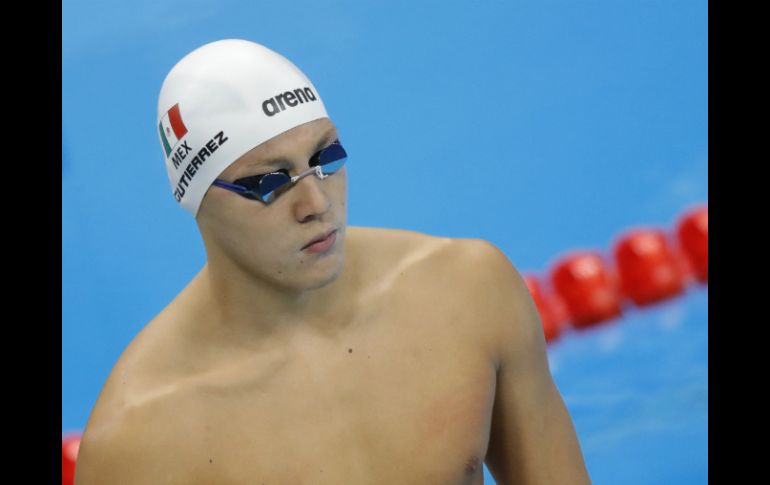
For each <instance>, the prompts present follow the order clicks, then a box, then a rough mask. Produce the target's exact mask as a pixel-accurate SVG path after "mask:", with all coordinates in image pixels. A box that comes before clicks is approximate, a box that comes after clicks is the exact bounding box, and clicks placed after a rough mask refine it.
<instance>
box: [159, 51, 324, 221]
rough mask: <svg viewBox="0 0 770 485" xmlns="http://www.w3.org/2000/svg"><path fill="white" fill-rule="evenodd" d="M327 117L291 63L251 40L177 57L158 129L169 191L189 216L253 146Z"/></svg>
mask: <svg viewBox="0 0 770 485" xmlns="http://www.w3.org/2000/svg"><path fill="white" fill-rule="evenodd" d="M319 118H328V115H327V114H326V108H325V107H324V104H323V101H321V98H320V96H319V95H318V91H316V89H315V86H313V83H311V82H310V80H309V79H308V78H307V76H305V75H304V74H303V73H302V71H300V70H299V69H298V68H297V67H296V66H295V65H294V64H292V63H291V62H290V61H289V60H288V59H286V58H285V57H283V56H281V55H280V54H278V53H276V52H274V51H272V50H270V49H268V48H266V47H264V46H262V45H259V44H256V43H254V42H249V41H245V40H236V39H230V40H220V41H217V42H212V43H210V44H206V45H204V46H203V47H200V48H198V49H196V50H194V51H193V52H191V53H189V54H188V55H187V56H185V57H184V58H183V59H182V60H181V61H179V62H178V63H177V64H176V65H175V66H174V67H173V68H172V69H171V72H169V73H168V75H167V76H166V79H165V81H163V86H162V87H161V89H160V97H159V99H158V120H157V121H158V132H159V136H160V144H161V148H162V149H163V154H164V156H165V159H166V170H167V171H168V178H169V181H170V182H171V191H172V193H173V194H174V198H175V199H176V200H177V202H179V203H180V204H181V205H182V207H184V208H185V209H187V210H188V211H189V212H190V213H191V214H192V215H193V217H194V216H196V215H197V214H198V208H199V207H200V204H201V201H202V200H203V196H204V195H206V191H207V190H208V189H209V187H210V186H211V183H212V182H213V181H214V179H216V178H217V177H218V176H219V174H221V173H222V172H223V171H224V170H225V169H226V168H227V167H228V166H229V165H230V164H231V163H233V162H234V161H236V160H237V159H238V158H240V157H241V156H243V155H244V154H245V153H247V152H248V151H249V150H251V149H252V148H254V147H255V146H257V145H259V144H261V143H263V142H265V141H267V140H269V139H270V138H273V137H275V136H276V135H279V134H281V133H283V132H285V131H288V130H290V129H291V128H294V127H295V126H299V125H301V124H304V123H307V122H309V121H313V120H317V119H319Z"/></svg>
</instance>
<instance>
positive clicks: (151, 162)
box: [62, 0, 708, 484]
mask: <svg viewBox="0 0 770 485" xmlns="http://www.w3.org/2000/svg"><path fill="white" fill-rule="evenodd" d="M707 24H708V4H707V2H706V1H703V0H701V1H675V0H667V1H654V0H644V1H642V0H638V1H621V0H613V1H608V0H594V1H566V0H564V1H544V0H541V1H506V2H501V1H487V2H481V1H464V2H459V1H446V0H445V1H423V2H416V1H411V2H407V1H388V2H360V1H359V2H354V1H341V0H340V1H326V2H317V1H316V2H311V1H281V2H277V1H274V2H263V1H248V2H246V1H243V2H235V1H229V0H223V1H219V2H215V3H212V2H208V1H202V0H185V1H177V0H173V1H163V2H158V1H150V0H137V1H133V2H119V1H116V0H105V1H102V2H90V1H85V0H65V1H64V2H63V17H62V175H63V177H62V428H63V431H71V430H82V429H83V428H84V426H85V424H86V421H87V419H88V415H89V412H90V410H91V408H92V406H93V404H94V403H95V401H96V398H97V396H98V394H99V391H100V390H101V386H102V385H103V383H104V381H105V379H106V377H107V375H108V373H109V371H110V369H111V368H112V366H113V365H114V363H115V362H116V360H117V359H118V357H119V355H120V353H121V352H122V351H123V349H124V348H125V347H126V346H127V345H128V343H129V342H130V341H131V339H132V338H133V337H134V336H135V335H136V334H137V333H138V332H139V330H140V329H141V328H142V327H143V325H145V324H146V323H147V322H148V321H149V320H151V319H152V317H154V316H155V315H156V314H157V313H158V312H160V311H161V310H162V309H163V308H164V307H165V306H166V305H167V304H168V303H169V302H170V301H171V300H172V299H173V298H174V296H175V295H176V294H177V293H178V292H179V291H180V290H181V289H182V288H183V287H184V286H185V284H186V283H187V282H188V281H189V280H190V278H192V276H193V275H194V274H196V273H197V271H198V270H199V269H200V267H201V266H202V265H203V263H204V261H205V253H204V250H203V244H202V241H201V239H200V236H199V234H198V231H197V226H196V225H195V223H194V220H193V219H192V218H191V217H190V216H189V215H188V214H187V213H186V212H185V211H183V210H182V209H181V208H179V207H178V206H177V205H176V202H175V201H174V199H173V197H172V195H171V190H170V186H169V182H168V180H167V176H166V173H165V169H164V166H163V159H162V153H161V149H160V145H159V142H158V136H157V124H156V103H157V96H158V93H159V90H160V86H161V83H162V82H163V79H164V77H165V75H166V73H167V72H168V70H169V69H170V68H171V67H172V66H173V65H174V64H175V63H176V61H177V60H179V59H180V58H181V57H183V56H184V55H185V54H186V53H188V52H189V51H191V50H192V49H194V48H196V47H198V46H200V45H202V44H205V43H207V42H211V41H214V40H218V39H223V38H245V39H250V40H254V41H256V42H260V43H262V44H264V45H266V46H268V47H270V48H272V49H274V50H276V51H278V52H280V53H282V54H283V55H285V56H286V57H288V58H289V59H291V60H292V61H293V62H294V63H295V64H297V65H298V66H299V67H300V68H301V69H302V70H303V71H304V72H305V73H306V74H307V75H308V76H309V77H310V78H311V79H312V80H313V82H314V84H315V86H316V87H317V88H318V91H319V93H320V94H321V96H322V98H323V100H324V102H325V104H326V107H327V110H328V111H329V114H330V115H331V117H332V119H333V120H334V122H335V123H336V124H337V126H338V128H339V130H340V135H341V139H342V140H343V142H344V143H345V146H346V148H347V150H348V152H349V153H350V162H349V166H348V178H349V204H348V205H349V213H348V223H349V225H352V226H370V227H388V228H402V229H410V230H415V231H420V232H425V233H429V234H434V235H441V236H449V237H473V238H482V239H486V240H488V241H490V242H492V243H494V244H495V245H497V246H498V247H499V248H500V249H501V250H502V251H503V252H505V253H506V254H507V255H508V257H509V258H510V260H511V261H512V262H513V264H514V265H515V266H516V267H517V268H518V269H519V270H520V271H522V272H544V271H545V270H546V269H547V268H549V266H550V265H551V264H552V263H553V261H554V259H555V258H556V257H557V256H558V255H559V254H561V253H563V252H565V251H567V250H570V249H575V248H596V249H599V250H605V251H606V250H607V249H608V248H610V247H611V244H612V242H613V241H614V239H615V238H616V237H617V236H618V234H619V233H620V232H621V231H622V230H624V229H626V228H628V227H631V226H637V225H646V226H657V227H663V228H668V227H671V226H672V225H673V223H674V221H675V220H676V218H677V217H678V215H679V214H681V213H682V212H683V211H684V210H686V209H687V208H689V207H692V206H693V205H696V204H699V203H705V202H706V201H707V198H708V193H707V183H708V39H707V34H708V29H707ZM405 174H406V175H407V176H404V175H405ZM394 177H398V178H394ZM393 180H397V181H398V186H397V187H398V189H397V190H396V191H393V190H392V189H393V187H394V186H393V183H392V182H393ZM707 308H708V289H707V287H703V286H700V285H699V286H695V287H691V288H689V289H688V291H687V294H686V295H685V296H683V297H681V298H678V299H676V300H671V301H669V302H666V303H664V304H660V305H656V306H654V307H651V308H647V309H639V310H636V309H633V308H630V309H627V312H626V316H625V318H623V319H622V320H619V321H616V322H614V324H608V325H604V326H602V327H600V328H598V329H595V330H592V331H589V332H583V333H574V332H573V333H568V334H566V335H565V336H563V338H562V339H560V340H559V341H558V342H557V343H555V344H554V345H552V346H551V347H550V348H549V361H550V363H551V368H552V372H553V374H554V377H555V379H556V381H557V385H558V386H559V388H560V390H561V391H562V393H563V395H564V397H565V401H566V403H567V406H568V408H569V411H570V413H571V414H572V416H573V419H574V421H575V426H576V430H577V432H578V436H579V438H580V441H581V446H582V447H583V451H584V454H585V457H586V463H587V465H588V468H589V472H590V473H591V476H592V478H593V481H594V484H614V483H626V484H633V483H640V484H641V483H680V484H687V483H706V482H707V443H708V441H707V431H708V425H707V416H708V398H707V392H708V382H707V378H708V364H707V362H708V360H707V359H708V351H707V344H708V333H707V331H708V323H707V322H708V315H707ZM485 473H486V479H487V483H493V481H492V480H491V477H490V476H489V474H488V471H487V470H486V469H485Z"/></svg>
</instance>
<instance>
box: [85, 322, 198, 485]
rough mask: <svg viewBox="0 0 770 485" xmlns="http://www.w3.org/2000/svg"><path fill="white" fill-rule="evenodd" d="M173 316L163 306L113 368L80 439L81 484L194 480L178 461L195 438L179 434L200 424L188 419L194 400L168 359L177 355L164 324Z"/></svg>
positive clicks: (189, 481)
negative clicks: (182, 408)
mask: <svg viewBox="0 0 770 485" xmlns="http://www.w3.org/2000/svg"><path fill="white" fill-rule="evenodd" d="M169 318H170V316H169V314H167V313H166V311H164V312H163V313H161V314H160V315H158V316H156V317H155V318H154V319H152V320H151V321H150V322H149V323H148V324H147V325H146V326H145V327H144V328H143V329H142V331H141V332H140V333H139V334H138V335H137V336H136V337H135V338H134V340H133V341H132V342H131V343H130V344H129V345H128V347H127V348H126V349H125V350H124V351H123V353H122V354H121V356H120V358H119V359H118V361H117V362H116V364H115V365H114V367H113V368H112V370H111V371H110V374H109V376H108V377H107V380H106V382H105V384H104V386H103V388H102V390H101V392H100V394H99V397H98V399H97V401H96V404H95V405H94V407H93V409H92V411H91V414H90V416H89V419H88V423H87V425H86V428H85V430H84V433H83V437H82V439H81V445H80V450H79V453H78V467H77V485H88V484H91V483H113V484H121V483H149V482H153V481H154V480H157V477H159V476H163V477H167V479H168V480H167V483H194V481H191V480H190V471H189V470H188V469H187V466H186V465H184V466H183V465H182V463H181V462H180V460H179V457H180V456H184V453H182V451H184V449H185V448H189V450H188V451H191V452H192V451H193V448H192V446H193V443H194V440H184V439H181V440H180V439H179V437H180V436H184V435H190V434H192V433H194V431H195V429H196V427H195V426H196V423H195V422H194V421H193V420H192V419H188V417H189V418H192V417H193V416H195V414H194V413H188V412H180V409H181V407H183V406H189V403H192V402H193V401H191V400H189V399H185V396H184V394H185V392H186V387H185V386H184V384H185V382H186V381H185V379H180V378H179V377H180V375H179V373H178V372H176V371H175V370H174V365H173V363H171V362H169V361H170V360H173V358H174V357H173V356H174V354H175V352H173V351H170V350H169V349H171V348H172V346H171V345H169V342H168V338H167V336H166V335H165V334H166V331H165V330H164V329H163V327H164V326H165V325H167V324H168V320H169ZM164 349H165V351H164ZM169 450H175V453H174V454H173V455H172V454H170V453H169ZM160 474H162V475H160Z"/></svg>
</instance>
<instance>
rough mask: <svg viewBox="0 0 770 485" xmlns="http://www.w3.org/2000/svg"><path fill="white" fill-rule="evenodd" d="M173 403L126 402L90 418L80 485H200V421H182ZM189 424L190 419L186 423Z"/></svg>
mask: <svg viewBox="0 0 770 485" xmlns="http://www.w3.org/2000/svg"><path fill="white" fill-rule="evenodd" d="M172 402H173V400H172V399H161V400H156V401H152V402H148V403H134V404H129V403H125V404H124V405H120V406H113V407H111V408H110V409H109V410H107V409H103V410H102V411H103V412H102V414H101V415H100V416H98V418H97V419H95V420H94V419H91V420H89V425H88V426H87V427H86V430H85V432H84V434H83V437H82V440H81V444H80V449H79V452H78V466H77V472H76V473H77V475H76V483H77V485H90V484H100V483H110V484H116V485H120V484H133V483H154V482H156V481H158V480H162V481H163V483H170V484H183V483H196V482H195V476H196V473H197V471H196V470H195V467H194V466H193V465H194V464H192V463H190V461H191V460H189V459H187V458H186V457H190V456H194V454H195V453H196V450H195V444H194V443H195V442H196V440H194V439H190V438H191V437H192V436H194V435H195V429H196V427H195V423H192V422H187V423H183V422H180V418H181V419H187V418H185V415H186V413H181V412H178V411H174V406H173V405H171V403H172ZM187 421H189V419H187Z"/></svg>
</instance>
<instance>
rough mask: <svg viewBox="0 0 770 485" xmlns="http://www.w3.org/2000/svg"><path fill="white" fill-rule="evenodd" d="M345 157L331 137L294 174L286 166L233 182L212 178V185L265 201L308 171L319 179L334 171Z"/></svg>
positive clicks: (288, 186) (274, 196) (272, 199)
mask: <svg viewBox="0 0 770 485" xmlns="http://www.w3.org/2000/svg"><path fill="white" fill-rule="evenodd" d="M347 158H348V154H347V152H346V151H345V149H344V148H342V145H340V141H339V140H334V141H333V142H332V144H331V145H329V146H327V147H326V148H324V149H322V150H320V151H318V152H317V153H316V154H315V155H313V156H312V157H310V160H309V163H308V164H309V165H310V168H309V169H307V170H305V171H304V172H302V173H300V174H299V175H295V176H294V177H292V176H291V175H289V171H288V170H286V169H285V168H282V169H280V170H278V171H276V172H270V173H264V174H260V175H252V176H250V177H244V178H240V179H238V180H235V181H234V182H233V183H230V182H226V181H224V180H221V179H216V180H214V182H213V183H212V185H215V186H217V187H221V188H223V189H226V190H230V191H232V192H235V193H236V194H238V195H240V196H242V197H246V198H247V199H251V200H258V201H260V202H262V203H264V204H269V203H271V202H273V201H274V200H275V199H276V198H277V197H278V196H279V195H281V194H283V193H284V192H286V191H287V190H289V189H290V188H291V187H293V186H294V184H296V183H297V182H299V181H300V180H301V179H303V178H304V177H307V176H308V175H312V174H315V175H316V177H318V178H319V179H321V180H323V179H325V178H326V177H328V176H329V175H331V174H333V173H336V172H337V171H338V170H340V169H341V168H342V166H343V165H345V161H346V160H347Z"/></svg>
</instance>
